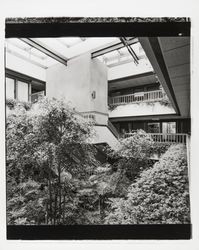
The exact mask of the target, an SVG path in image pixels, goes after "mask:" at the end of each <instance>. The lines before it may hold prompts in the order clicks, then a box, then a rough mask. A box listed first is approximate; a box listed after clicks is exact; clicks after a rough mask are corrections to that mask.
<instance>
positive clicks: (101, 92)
mask: <svg viewBox="0 0 199 250" xmlns="http://www.w3.org/2000/svg"><path fill="white" fill-rule="evenodd" d="M90 69H91V81H90V90H91V93H92V92H93V91H95V92H96V97H95V99H93V98H92V100H91V110H94V111H98V112H102V113H105V114H107V113H108V80H107V67H106V66H105V64H104V63H102V62H100V61H99V60H98V59H92V60H91V62H90Z"/></svg>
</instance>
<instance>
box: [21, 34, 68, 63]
mask: <svg viewBox="0 0 199 250" xmlns="http://www.w3.org/2000/svg"><path fill="white" fill-rule="evenodd" d="M20 40H22V41H23V42H25V43H27V44H28V45H30V46H32V47H33V48H35V49H37V50H39V51H41V52H43V53H44V54H46V55H47V56H50V57H51V58H53V59H54V60H56V61H58V62H60V63H62V64H64V65H66V66H67V58H65V57H64V56H62V55H60V54H59V53H58V52H56V51H54V50H53V49H51V48H50V47H48V46H46V45H45V44H43V43H41V42H40V41H38V40H37V39H33V38H20Z"/></svg>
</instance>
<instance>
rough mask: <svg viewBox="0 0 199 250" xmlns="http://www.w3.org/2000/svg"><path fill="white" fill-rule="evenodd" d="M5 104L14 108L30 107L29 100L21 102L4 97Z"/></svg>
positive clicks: (26, 108) (27, 108) (28, 108)
mask: <svg viewBox="0 0 199 250" xmlns="http://www.w3.org/2000/svg"><path fill="white" fill-rule="evenodd" d="M6 105H7V106H8V107H9V108H10V109H14V108H16V107H17V106H22V107H23V108H24V109H25V110H30V109H31V107H32V103H30V102H21V101H17V100H15V99H6Z"/></svg>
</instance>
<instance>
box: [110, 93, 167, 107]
mask: <svg viewBox="0 0 199 250" xmlns="http://www.w3.org/2000/svg"><path fill="white" fill-rule="evenodd" d="M165 97H166V94H165V93H164V92H162V90H156V91H148V92H140V93H135V94H130V95H120V96H114V97H110V98H109V104H111V105H122V104H128V103H138V102H151V101H159V100H162V99H163V98H165Z"/></svg>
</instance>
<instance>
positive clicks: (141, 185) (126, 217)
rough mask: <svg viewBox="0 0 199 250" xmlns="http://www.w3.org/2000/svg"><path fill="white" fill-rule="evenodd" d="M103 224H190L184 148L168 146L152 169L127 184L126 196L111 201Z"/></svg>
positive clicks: (181, 146)
mask: <svg viewBox="0 0 199 250" xmlns="http://www.w3.org/2000/svg"><path fill="white" fill-rule="evenodd" d="M111 208H112V211H111V212H110V213H109V214H108V215H107V217H106V223H108V224H112V223H119V224H128V223H131V224H142V223H145V224H155V223H189V222H190V217H189V213H190V211H189V193H188V175H187V163H186V150H185V148H184V146H183V145H175V146H171V147H170V148H169V150H168V151H167V152H166V153H165V154H164V155H163V156H162V158H161V159H160V162H158V163H156V164H155V165H154V167H153V168H151V169H148V170H145V171H143V172H142V173H141V174H140V177H139V178H138V179H137V180H136V181H135V182H134V183H133V184H132V185H131V186H130V187H129V191H128V195H127V199H119V200H118V199H115V200H112V202H111Z"/></svg>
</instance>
